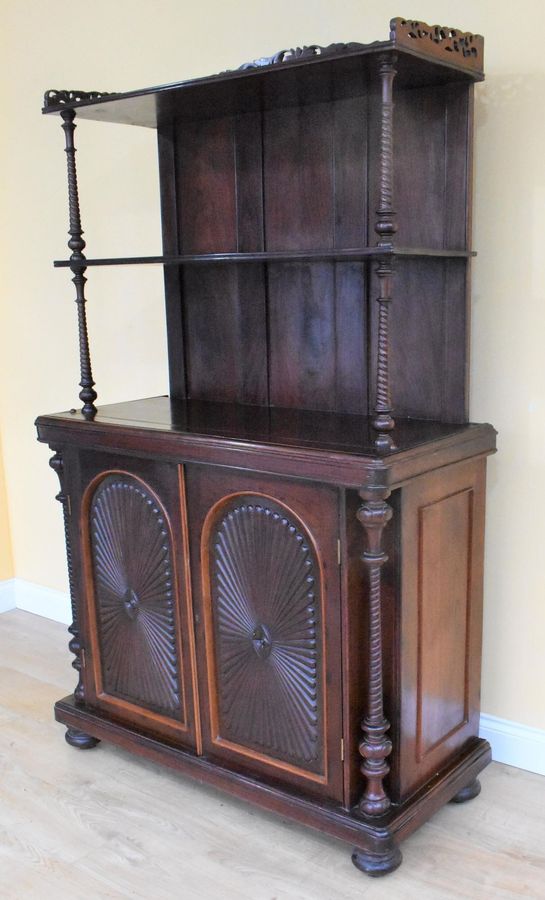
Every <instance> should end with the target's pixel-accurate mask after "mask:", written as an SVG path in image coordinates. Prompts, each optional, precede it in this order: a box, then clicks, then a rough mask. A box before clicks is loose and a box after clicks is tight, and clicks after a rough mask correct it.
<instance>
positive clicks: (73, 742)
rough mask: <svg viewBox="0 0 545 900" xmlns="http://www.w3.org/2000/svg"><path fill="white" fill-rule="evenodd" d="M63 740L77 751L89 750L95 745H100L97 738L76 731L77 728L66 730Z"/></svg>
mask: <svg viewBox="0 0 545 900" xmlns="http://www.w3.org/2000/svg"><path fill="white" fill-rule="evenodd" d="M64 738H65V740H66V743H67V744H70V746H71V747H77V748H78V750H91V749H92V748H93V747H96V745H97V744H100V741H99V739H98V738H94V737H91V735H90V734H85V732H84V731H78V730H77V728H67V729H66V734H65V735H64Z"/></svg>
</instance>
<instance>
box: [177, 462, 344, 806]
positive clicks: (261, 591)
mask: <svg viewBox="0 0 545 900" xmlns="http://www.w3.org/2000/svg"><path fill="white" fill-rule="evenodd" d="M187 499H188V507H189V510H190V513H189V523H190V535H191V561H192V572H193V590H194V596H195V602H196V609H197V611H198V615H199V619H200V621H201V623H202V624H201V625H200V627H199V628H198V630H197V646H198V649H199V658H200V659H201V660H206V661H207V664H206V666H202V667H201V670H200V685H201V689H200V693H201V697H208V698H209V702H208V705H207V707H205V709H206V712H205V716H204V719H203V746H204V749H205V752H206V753H207V754H208V755H209V756H211V757H214V758H217V759H219V760H228V761H230V762H231V764H232V765H234V766H237V767H238V770H239V771H244V772H248V771H255V772H262V773H265V774H267V775H268V776H269V777H276V778H282V780H283V781H285V782H288V783H293V784H294V785H298V786H299V787H300V788H304V790H305V791H306V792H307V793H311V794H315V795H318V796H322V797H323V796H325V797H333V798H336V799H337V800H339V801H341V800H342V790H343V789H342V763H341V737H342V726H341V722H342V716H341V710H342V707H341V702H340V684H341V679H340V625H339V602H338V596H339V594H338V592H339V572H338V562H337V539H338V521H337V509H338V500H337V494H336V491H334V490H332V489H331V488H329V487H318V485H314V484H313V485H305V484H301V483H294V482H292V481H289V480H285V479H274V478H271V477H265V476H259V475H256V474H254V473H249V472H248V473H243V472H222V471H221V469H217V468H215V469H210V468H209V467H206V466H204V467H203V466H192V467H188V471H187ZM250 507H251V509H250ZM258 507H259V510H260V511H259V510H258ZM275 515H276V516H278V517H279V518H278V519H277V520H276V521H275V520H274V516H275ZM229 517H230V518H229ZM268 519H270V524H267V521H266V520H268ZM235 520H236V523H235ZM234 529H236V530H234ZM263 529H265V531H264V530H263ZM271 529H273V531H271ZM220 531H221V534H222V539H221V540H222V543H221V544H220V534H219V532H220ZM280 548H283V552H282V553H280V552H279V549H280ZM305 548H306V549H305ZM299 557H301V560H299ZM218 567H220V568H218ZM201 572H202V575H201V574H200V573H201ZM220 574H221V575H222V579H220ZM218 579H220V580H218ZM229 579H231V581H233V579H234V584H233V586H232V587H231V588H230V589H229V586H228V582H229ZM222 610H223V617H222V618H218V617H219V616H220V615H221V613H222ZM275 610H276V611H275ZM222 622H223V625H222ZM227 623H229V629H228V630H227ZM259 627H260V628H261V629H263V628H265V629H266V639H267V640H268V641H269V648H268V649H269V652H268V653H267V654H266V655H265V657H264V658H263V659H261V658H259V657H258V655H257V653H256V650H255V645H254V642H255V641H259V640H261V641H262V640H263V634H262V633H261V632H260V634H259V635H258V636H255V635H254V632H255V630H256V628H259ZM233 629H234V633H233ZM309 629H311V630H312V631H313V632H314V635H313V636H312V635H310V634H309ZM235 637H237V641H236V642H235ZM225 641H227V644H225ZM309 654H310V655H309ZM235 660H236V668H235V672H236V674H233V675H232V676H231V677H230V678H228V673H227V672H226V666H228V665H234V663H235ZM309 666H310V667H311V668H310V669H309V668H308V667H309ZM313 666H314V667H315V668H312V667H313ZM235 690H236V692H237V693H236V695H233V693H232V692H233V691H235ZM237 696H238V701H237ZM286 704H287V705H286ZM267 716H268V718H269V725H268V730H267Z"/></svg>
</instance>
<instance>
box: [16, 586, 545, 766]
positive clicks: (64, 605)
mask: <svg viewBox="0 0 545 900" xmlns="http://www.w3.org/2000/svg"><path fill="white" fill-rule="evenodd" d="M10 609H24V610H26V612H31V613H35V615H38V616H44V617H45V618H46V619H53V620H54V621H55V622H62V623H63V624H64V625H69V624H70V622H71V621H72V616H71V612H70V598H69V596H68V594H64V593H63V592H62V591H54V590H52V589H51V588H46V587H42V586H41V585H39V584H33V583H32V582H30V581H23V579H22V578H10V579H9V580H8V581H0V613H2V612H7V611H8V610H10ZM480 736H481V737H483V738H485V739H486V740H487V741H489V742H490V744H491V746H492V757H493V759H494V760H495V761H496V762H501V763H506V765H508V766H515V767H516V768H517V769H526V770H527V771H528V772H537V774H538V775H545V731H541V730H540V729H539V728H530V727H528V726H527V725H519V724H518V723H517V722H508V721H507V720H506V719H499V718H498V717H497V716H487V715H486V713H483V714H482V715H481V727H480Z"/></svg>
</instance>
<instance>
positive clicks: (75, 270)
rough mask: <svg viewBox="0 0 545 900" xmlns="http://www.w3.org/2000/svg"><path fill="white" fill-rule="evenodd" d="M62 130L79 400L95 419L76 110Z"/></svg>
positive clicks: (66, 117) (65, 119)
mask: <svg viewBox="0 0 545 900" xmlns="http://www.w3.org/2000/svg"><path fill="white" fill-rule="evenodd" d="M61 117H62V119H63V123H62V129H63V131H64V134H65V138H66V147H65V152H66V163H67V170H68V207H69V215H70V226H69V228H68V233H69V234H70V240H69V241H68V247H69V248H70V250H71V251H72V255H71V256H70V269H71V271H72V274H73V276H74V277H73V278H72V283H73V284H74V286H75V288H76V304H77V309H78V336H79V360H80V387H81V391H80V394H79V398H80V400H81V401H82V403H83V406H82V410H81V411H82V413H83V415H84V416H85V418H86V419H92V418H93V417H94V416H95V414H96V411H97V409H96V406H95V400H96V398H97V394H96V391H95V389H94V387H95V382H94V381H93V372H92V370H91V354H90V352H89V337H88V334H87V313H86V311H85V303H86V300H85V283H86V281H87V279H86V278H85V270H86V260H85V256H84V254H83V250H84V249H85V241H84V240H83V237H82V234H83V230H82V227H81V217H80V211H79V197H78V180H77V174H76V148H75V145H74V131H75V129H76V126H75V125H74V119H75V117H76V114H75V112H74V110H73V109H63V110H62V112H61Z"/></svg>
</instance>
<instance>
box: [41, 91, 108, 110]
mask: <svg viewBox="0 0 545 900" xmlns="http://www.w3.org/2000/svg"><path fill="white" fill-rule="evenodd" d="M111 96H113V93H112V92H110V91H57V90H55V89H51V90H49V91H46V92H45V94H44V109H49V107H50V106H66V104H72V103H82V102H83V101H84V100H101V99H102V97H111Z"/></svg>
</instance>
